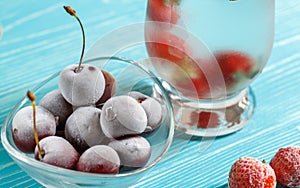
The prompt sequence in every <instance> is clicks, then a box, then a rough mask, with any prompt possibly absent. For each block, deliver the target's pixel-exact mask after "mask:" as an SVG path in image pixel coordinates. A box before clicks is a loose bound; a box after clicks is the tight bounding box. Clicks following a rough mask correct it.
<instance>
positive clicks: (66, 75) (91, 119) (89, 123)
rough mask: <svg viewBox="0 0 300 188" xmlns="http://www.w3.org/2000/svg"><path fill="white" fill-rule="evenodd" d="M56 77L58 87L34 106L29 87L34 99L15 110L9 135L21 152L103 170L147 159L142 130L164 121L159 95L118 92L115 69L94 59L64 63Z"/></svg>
mask: <svg viewBox="0 0 300 188" xmlns="http://www.w3.org/2000/svg"><path fill="white" fill-rule="evenodd" d="M58 82H59V83H58V86H59V89H57V90H54V91H51V92H49V93H47V94H46V95H45V96H44V97H43V98H42V99H41V100H40V102H39V103H38V105H36V106H35V105H33V104H35V96H34V95H33V93H31V92H30V91H29V92H28V93H27V95H28V96H29V98H30V100H31V101H32V105H31V106H30V105H28V106H26V107H24V108H22V109H20V110H19V111H18V112H17V113H16V115H15V116H14V119H13V122H12V134H13V139H14V142H15V145H16V146H17V147H18V148H19V149H20V150H21V151H22V152H25V153H34V156H35V159H37V160H39V161H42V162H45V163H48V164H51V165H55V166H59V167H63V168H68V169H74V170H78V171H83V172H92V173H102V174H117V173H120V171H121V170H122V168H124V169H127V170H128V169H136V168H139V167H143V166H144V165H146V164H147V162H148V160H149V158H150V156H151V146H150V143H149V141H148V140H147V137H146V136H147V135H149V134H151V132H153V131H154V130H156V129H157V128H158V127H159V126H160V124H161V121H162V106H161V104H160V102H159V101H157V100H156V99H154V98H152V97H150V96H147V95H145V94H142V93H140V92H138V91H131V92H129V93H125V94H124V95H116V88H117V85H116V79H115V78H114V77H113V75H112V74H110V73H109V72H107V71H104V70H101V69H99V68H98V67H96V66H94V65H92V64H82V65H79V66H78V65H70V66H67V67H66V68H65V69H64V70H63V71H61V73H60V75H59V81H58ZM33 109H35V111H34V110H33ZM34 118H35V120H34ZM34 122H36V123H35V124H34ZM34 127H35V129H34Z"/></svg>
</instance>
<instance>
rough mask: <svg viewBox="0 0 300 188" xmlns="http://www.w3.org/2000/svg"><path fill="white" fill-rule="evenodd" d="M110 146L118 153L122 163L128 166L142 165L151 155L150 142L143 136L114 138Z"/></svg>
mask: <svg viewBox="0 0 300 188" xmlns="http://www.w3.org/2000/svg"><path fill="white" fill-rule="evenodd" d="M108 146H110V147H111V148H113V149H114V150H115V151H116V152H117V153H118V155H119V157H120V160H121V165H124V166H127V167H142V166H144V165H145V164H146V163H147V162H148V160H149V158H150V156H151V148H150V144H149V142H148V141H147V140H146V139H145V138H144V137H141V136H131V137H126V138H122V139H118V140H113V141H112V142H110V143H109V144H108Z"/></svg>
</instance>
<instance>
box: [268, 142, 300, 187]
mask: <svg viewBox="0 0 300 188" xmlns="http://www.w3.org/2000/svg"><path fill="white" fill-rule="evenodd" d="M270 165H271V167H272V168H273V169H274V171H275V173H276V177H277V180H278V181H279V182H280V183H281V184H282V185H285V186H288V187H299V186H300V147H298V146H290V147H286V148H280V149H279V150H278V151H277V153H276V154H275V156H274V157H273V158H272V160H271V162H270Z"/></svg>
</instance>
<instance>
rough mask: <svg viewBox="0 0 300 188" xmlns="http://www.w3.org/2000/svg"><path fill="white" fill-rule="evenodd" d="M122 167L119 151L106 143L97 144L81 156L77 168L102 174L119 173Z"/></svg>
mask: <svg viewBox="0 0 300 188" xmlns="http://www.w3.org/2000/svg"><path fill="white" fill-rule="evenodd" d="M119 168H120V158H119V156H118V153H117V152H116V151H115V150H114V149H112V148H111V147H108V146H106V145H96V146H93V147H91V148H89V149H88V150H86V151H85V152H84V153H83V154H82V155H81V156H80V158H79V161H78V163H77V170H78V171H82V172H92V173H101V174H117V173H118V172H119Z"/></svg>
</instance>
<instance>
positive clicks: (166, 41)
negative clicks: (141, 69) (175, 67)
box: [146, 32, 189, 62]
mask: <svg viewBox="0 0 300 188" xmlns="http://www.w3.org/2000/svg"><path fill="white" fill-rule="evenodd" d="M148 34H149V35H147V41H148V42H146V45H147V50H148V53H149V56H150V57H158V58H162V59H166V60H168V61H171V62H178V61H182V60H183V59H184V58H185V56H186V52H187V50H189V49H186V47H185V41H184V40H182V39H181V38H179V37H177V36H176V35H173V34H171V33H169V32H155V33H154V32H153V33H148Z"/></svg>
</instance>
